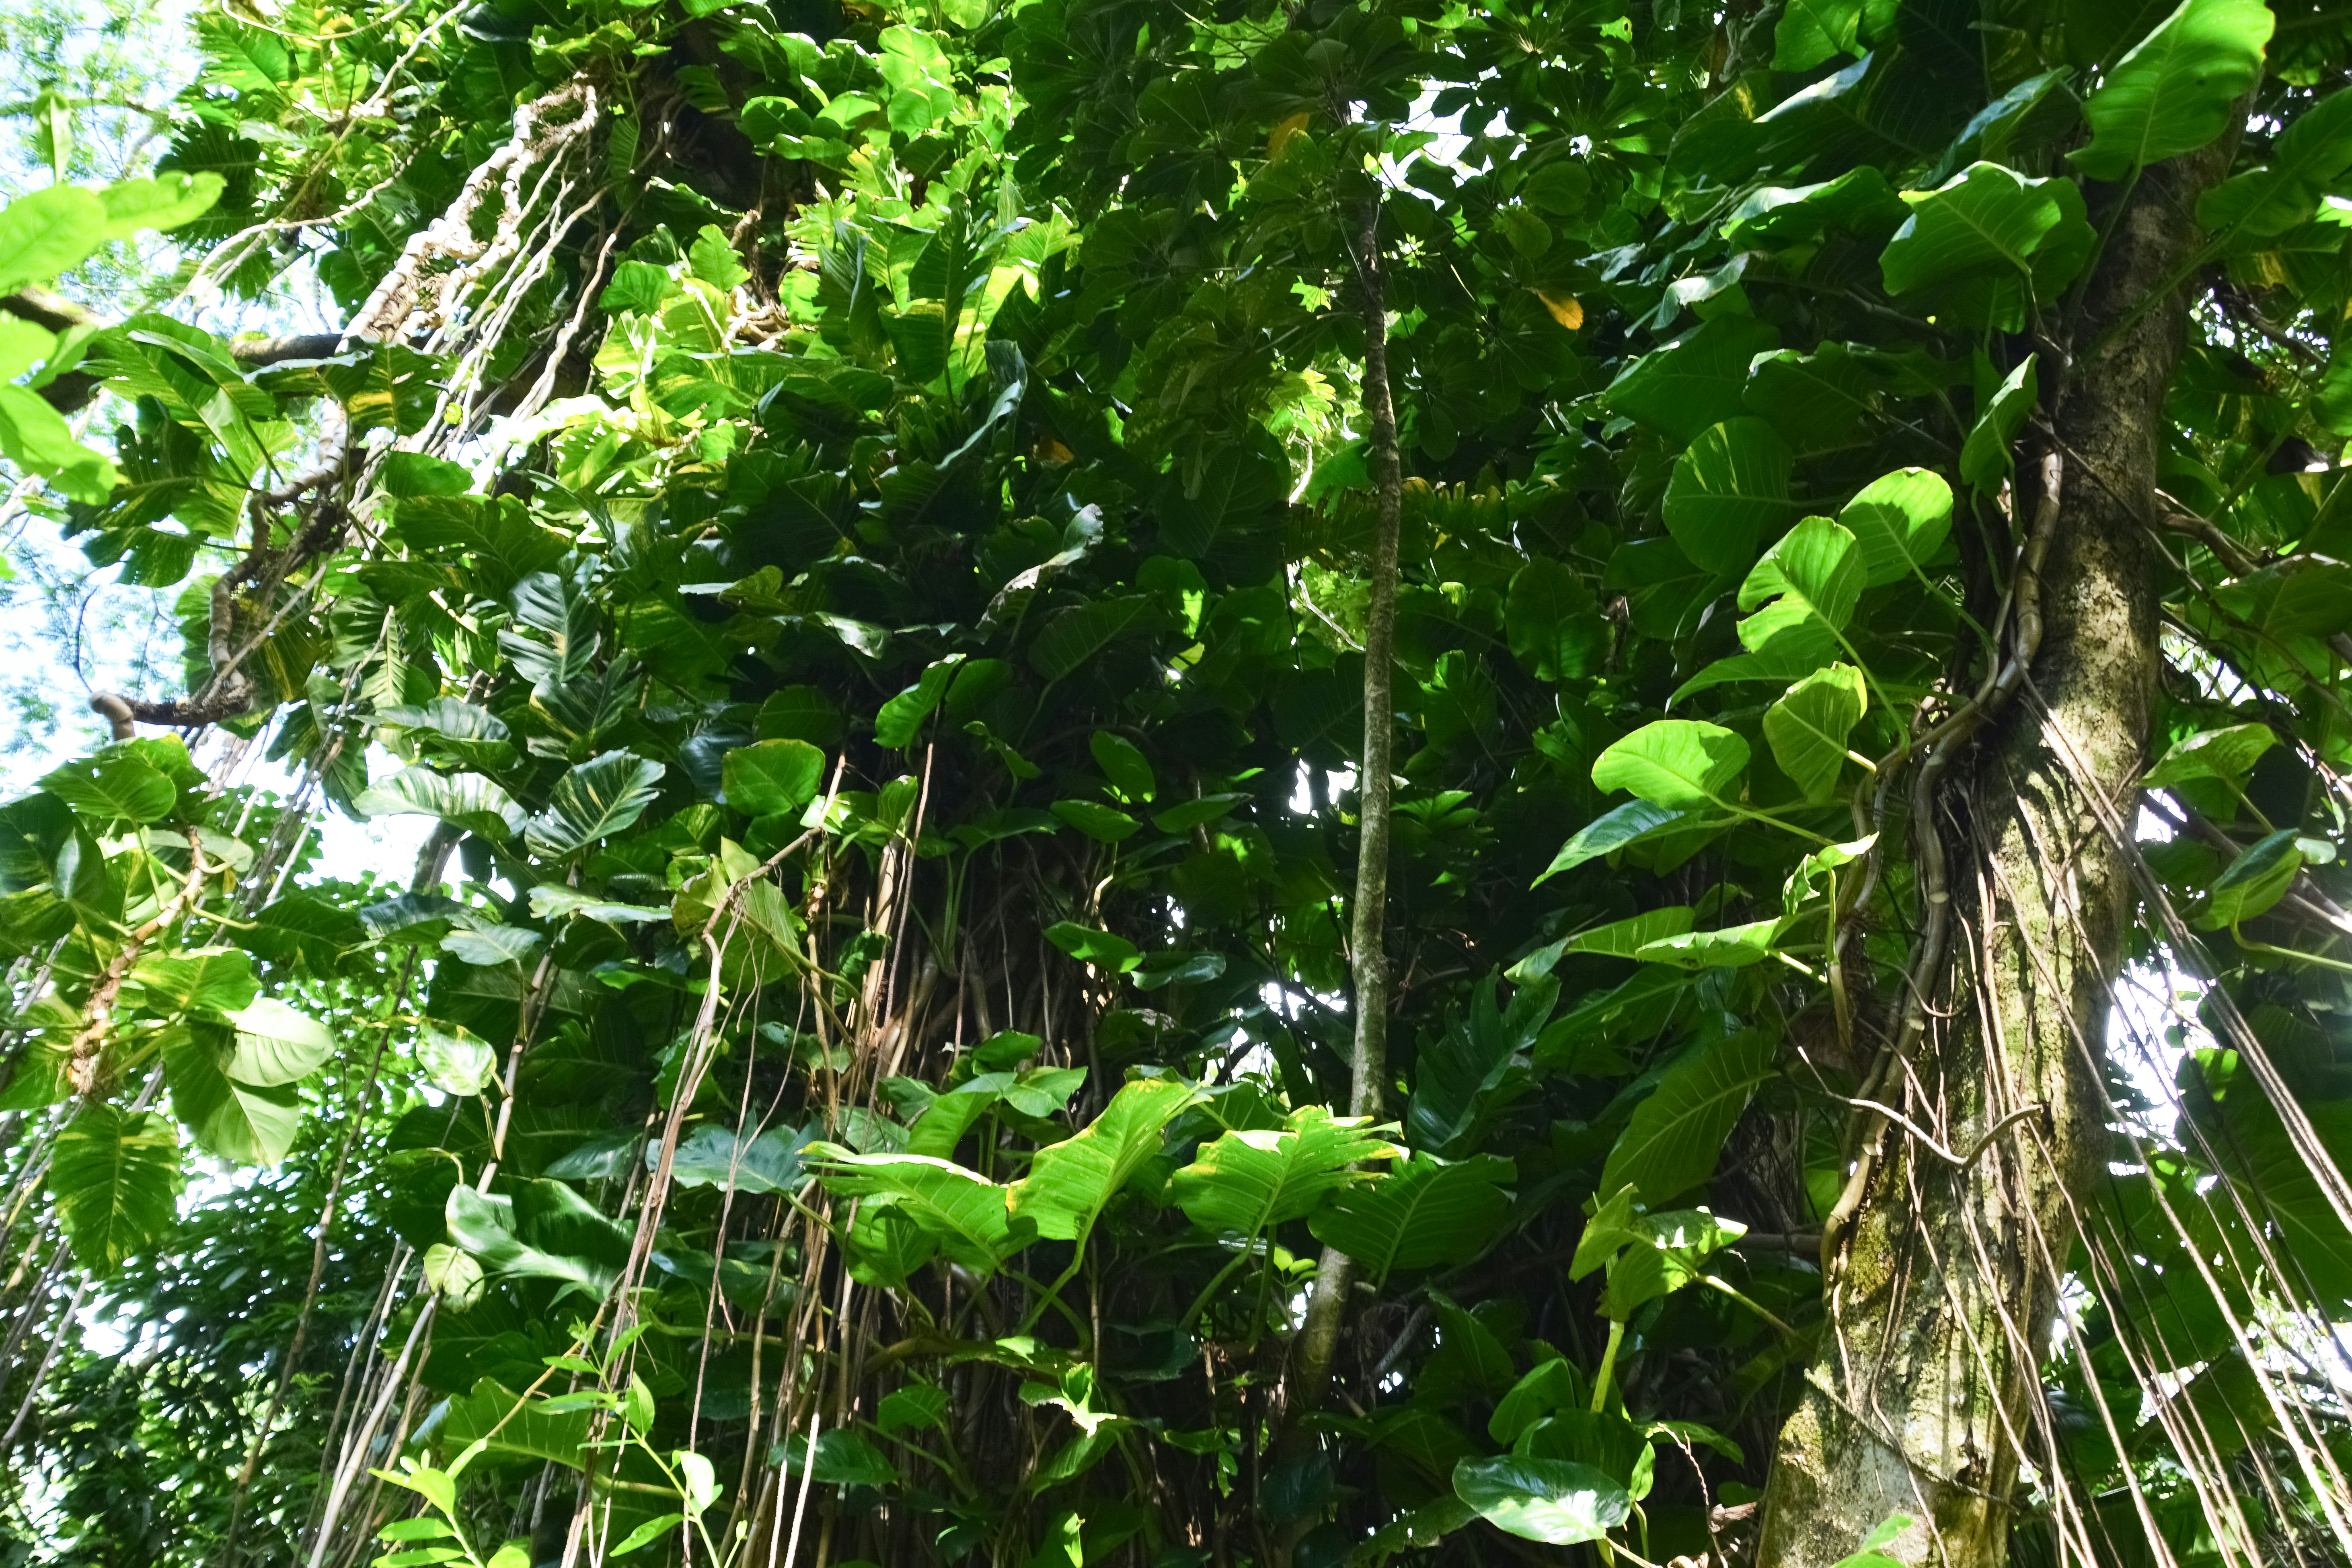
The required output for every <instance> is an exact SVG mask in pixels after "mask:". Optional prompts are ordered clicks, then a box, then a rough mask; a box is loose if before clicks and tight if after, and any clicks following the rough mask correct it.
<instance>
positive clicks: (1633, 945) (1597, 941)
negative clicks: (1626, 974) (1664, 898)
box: [1559, 904, 1698, 958]
mask: <svg viewBox="0 0 2352 1568" xmlns="http://www.w3.org/2000/svg"><path fill="white" fill-rule="evenodd" d="M1697 918H1698V916H1697V915H1696V914H1694V913H1693V912H1692V909H1691V907H1690V905H1689V904H1669V905H1667V906H1666V907H1665V908H1663V909H1652V910H1648V911H1645V912H1644V913H1643V914H1640V915H1633V917H1632V918H1630V919H1626V920H1612V921H1611V922H1610V923H1609V924H1608V925H1595V926H1591V927H1589V928H1587V929H1585V930H1582V931H1580V932H1578V933H1576V935H1574V936H1570V938H1569V939H1568V940H1567V941H1566V942H1564V943H1562V944H1561V945H1560V949H1559V950H1560V953H1561V954H1562V955H1563V956H1565V955H1567V954H1570V953H1594V954H1598V955H1600V956H1601V957H1604V958H1630V957H1632V956H1633V955H1634V953H1635V952H1636V951H1637V950H1639V949H1640V948H1642V947H1643V946H1646V945H1648V944H1649V943H1652V942H1659V941H1663V940H1664V939H1665V938H1667V937H1669V936H1681V935H1682V934H1683V933H1684V932H1685V931H1688V930H1689V929H1690V928H1691V926H1692V925H1693V924H1694V923H1695V922H1696V920H1697Z"/></svg>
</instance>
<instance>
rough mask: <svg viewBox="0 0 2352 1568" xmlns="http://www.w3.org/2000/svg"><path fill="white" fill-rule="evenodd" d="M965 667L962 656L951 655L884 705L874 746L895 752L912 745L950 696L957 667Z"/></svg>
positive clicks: (929, 668) (932, 666)
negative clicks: (945, 698)
mask: <svg viewBox="0 0 2352 1568" xmlns="http://www.w3.org/2000/svg"><path fill="white" fill-rule="evenodd" d="M962 663H963V655H962V654H961V653H950V654H949V655H948V656H947V657H946V658H944V659H940V660H938V661H936V662H935V663H933V664H930V665H929V666H928V667H927V668H925V670H924V671H923V674H922V676H921V678H920V679H919V680H918V681H916V683H915V684H914V685H911V686H908V688H907V689H906V690H905V691H903V692H900V693H899V694H898V695H897V696H895V697H892V698H891V699H890V700H889V701H888V702H886V703H884V704H883V705H882V709H881V711H880V712H879V713H877V714H876V715H875V716H874V744H875V745H877V746H880V747H887V748H888V749H889V750H892V751H897V750H898V749H900V748H902V747H906V746H908V745H911V744H912V743H913V741H914V738H915V735H916V732H917V731H919V729H921V728H922V725H923V720H925V719H926V718H929V716H930V713H931V710H932V709H933V708H935V707H937V706H940V698H941V697H943V696H945V695H948V683H949V682H950V681H951V680H953V679H954V678H955V673H956V666H957V665H958V664H962Z"/></svg>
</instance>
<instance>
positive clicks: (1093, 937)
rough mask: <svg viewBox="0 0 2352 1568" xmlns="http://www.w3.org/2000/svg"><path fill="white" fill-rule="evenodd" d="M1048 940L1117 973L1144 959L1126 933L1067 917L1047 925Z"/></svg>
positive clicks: (1073, 954)
mask: <svg viewBox="0 0 2352 1568" xmlns="http://www.w3.org/2000/svg"><path fill="white" fill-rule="evenodd" d="M1045 940H1046V941H1048V942H1051V943H1052V944H1053V945H1054V946H1056V947H1059V948H1060V949H1061V950H1062V951H1063V952H1065V953H1067V954H1068V955H1069V956H1071V957H1073V958H1076V959H1077V960H1078V961H1079V962H1080V963H1082V964H1092V965H1093V966H1094V967H1096V968H1097V969H1103V970H1107V971H1108V972H1109V973H1111V974H1114V975H1124V974H1126V973H1127V972H1128V971H1129V969H1132V968H1134V967H1136V966H1137V965H1138V964H1139V963H1141V962H1142V961H1143V954H1142V953H1141V951H1139V949H1138V948H1137V947H1136V946H1135V944H1134V943H1132V942H1130V941H1129V940H1128V939H1127V938H1126V937H1124V936H1112V935H1111V934H1110V933H1109V932H1108V931H1097V930H1095V929H1093V928H1092V927H1091V926H1086V925H1077V924H1076V922H1074V921H1068V920H1065V921H1061V922H1059V923H1057V924H1055V925H1048V926H1047V927H1045Z"/></svg>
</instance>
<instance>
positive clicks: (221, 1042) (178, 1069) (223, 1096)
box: [162, 1024, 302, 1166]
mask: <svg viewBox="0 0 2352 1568" xmlns="http://www.w3.org/2000/svg"><path fill="white" fill-rule="evenodd" d="M234 1039H235V1037H234V1036H232V1035H231V1034H230V1033H229V1031H228V1030H223V1029H219V1028H217V1027H208V1026H205V1025H203V1024H198V1025H196V1026H195V1027H194V1028H185V1027H174V1028H173V1029H172V1030H169V1031H167V1032H166V1033H165V1035H164V1037H163V1048H162V1049H163V1082H164V1086H165V1087H167V1088H168V1089H170V1090H171V1092H172V1108H173V1110H174V1111H176V1112H177V1113H179V1117H180V1120H181V1121H182V1122H184V1123H185V1124H187V1127H188V1130H189V1131H190V1132H192V1133H194V1134H195V1135H196V1142H197V1143H199V1144H201V1145H204V1147H205V1149H206V1150H208V1151H210V1152H211V1153H213V1154H215V1155H220V1156H221V1157H222V1158H223V1159H226V1160H232V1161H234V1162H236V1164H238V1165H249V1166H250V1165H264V1166H274V1165H276V1164H277V1163H278V1161H280V1160H282V1159H284V1158H285V1157H286V1155H287V1152H288V1151H289V1149H291V1148H292V1147H293V1146H294V1135H295V1134H296V1133H297V1132H298V1131H299V1128H300V1126H301V1122H302V1102H301V1100H300V1098H299V1096H298V1095H296V1094H295V1093H294V1092H293V1091H292V1090H291V1089H287V1088H278V1089H268V1088H257V1087H254V1086H253V1085H251V1084H247V1083H240V1082H237V1081H236V1079H235V1078H233V1077H232V1076H231V1075H230V1072H231V1062H232V1061H233V1059H234V1056H235V1044H234Z"/></svg>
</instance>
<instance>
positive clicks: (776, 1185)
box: [669, 1123, 816, 1193]
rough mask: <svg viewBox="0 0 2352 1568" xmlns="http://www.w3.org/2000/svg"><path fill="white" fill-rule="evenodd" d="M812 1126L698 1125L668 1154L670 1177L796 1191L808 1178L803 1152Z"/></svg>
mask: <svg viewBox="0 0 2352 1568" xmlns="http://www.w3.org/2000/svg"><path fill="white" fill-rule="evenodd" d="M815 1142H816V1128H815V1124H814V1123H812V1124H810V1125H809V1126H806V1127H799V1128H794V1127H770V1128H769V1129H767V1131H765V1132H763V1133H760V1134H755V1135H753V1136H751V1137H738V1136H737V1135H736V1134H734V1133H733V1132H731V1131H730V1130H729V1129H728V1128H725V1127H698V1128H697V1129H695V1132H694V1135H693V1136H691V1137H689V1138H688V1139H687V1140H686V1141H685V1142H683V1143H681V1144H679V1145H678V1146H677V1153H676V1154H675V1155H671V1156H670V1167H669V1171H670V1179H672V1180H673V1181H676V1182H677V1184H678V1185H679V1186H719V1187H723V1186H730V1185H731V1186H733V1187H734V1189H735V1190H736V1191H737V1192H742V1193H772V1192H798V1191H800V1189H801V1188H803V1187H804V1186H807V1185H808V1182H809V1173H808V1172H807V1170H805V1169H804V1168H803V1166H802V1163H801V1155H802V1154H803V1152H804V1151H805V1150H806V1149H807V1148H808V1147H809V1145H812V1144H814V1143H815Z"/></svg>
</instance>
